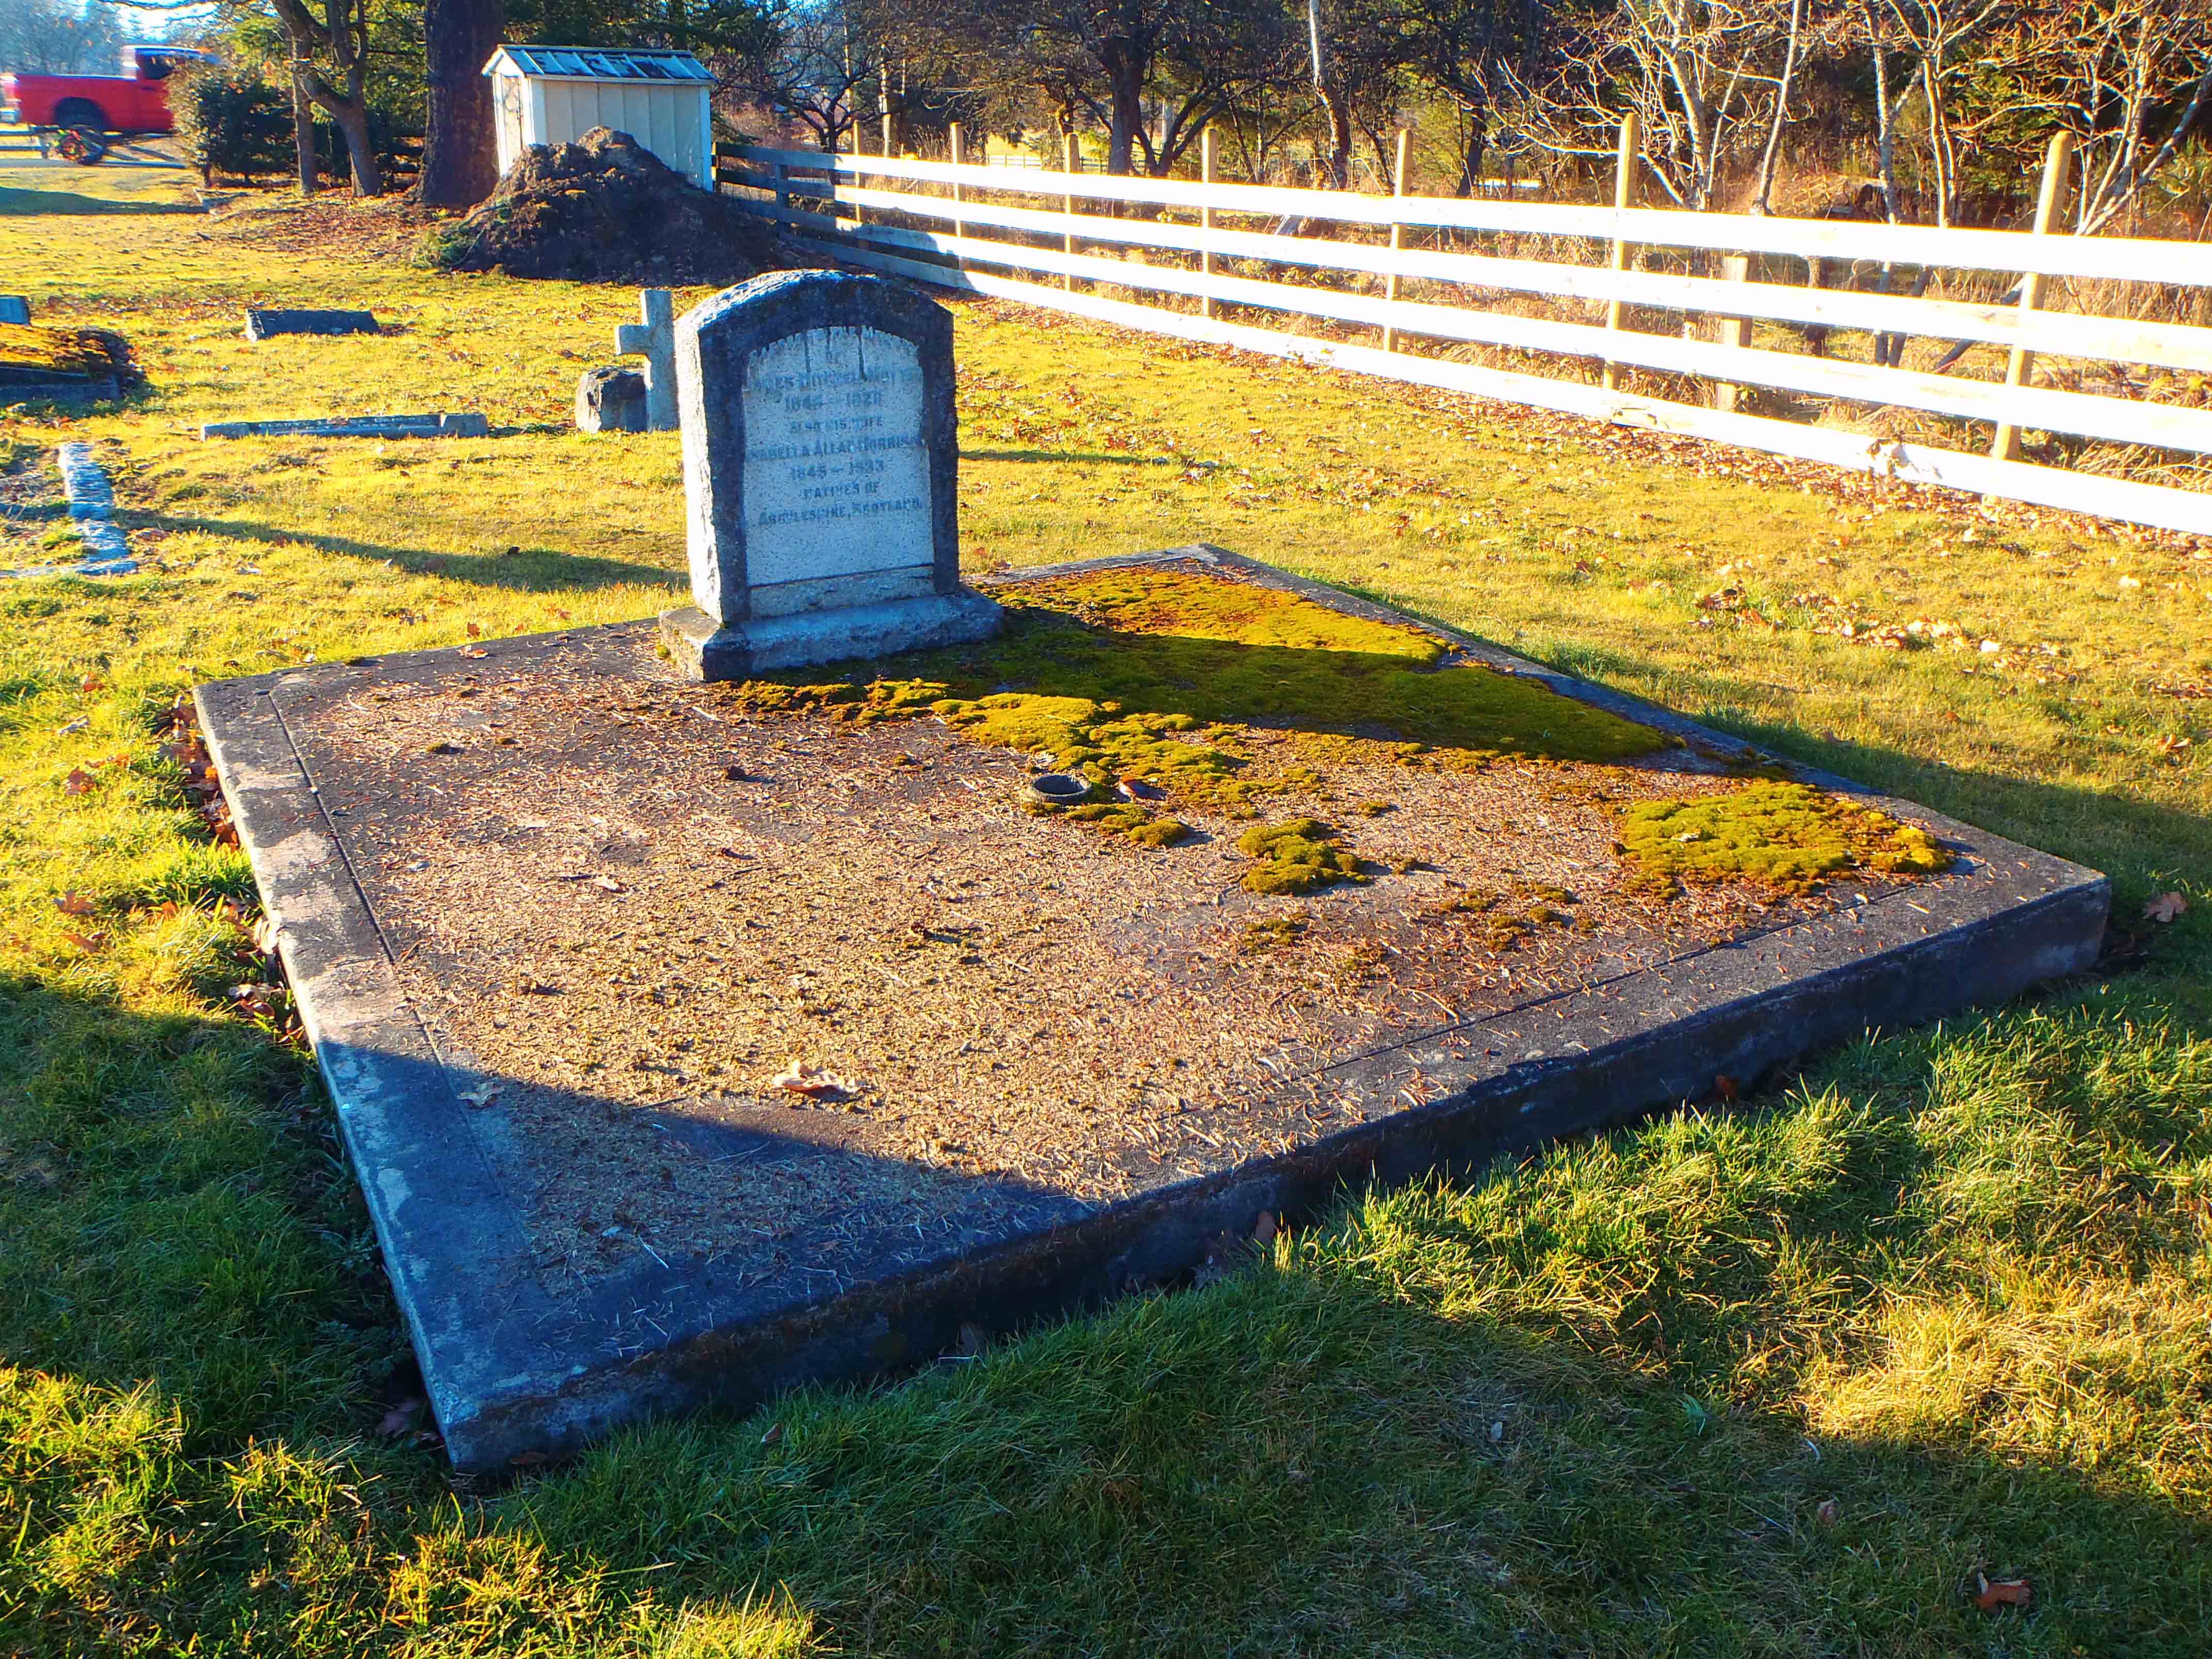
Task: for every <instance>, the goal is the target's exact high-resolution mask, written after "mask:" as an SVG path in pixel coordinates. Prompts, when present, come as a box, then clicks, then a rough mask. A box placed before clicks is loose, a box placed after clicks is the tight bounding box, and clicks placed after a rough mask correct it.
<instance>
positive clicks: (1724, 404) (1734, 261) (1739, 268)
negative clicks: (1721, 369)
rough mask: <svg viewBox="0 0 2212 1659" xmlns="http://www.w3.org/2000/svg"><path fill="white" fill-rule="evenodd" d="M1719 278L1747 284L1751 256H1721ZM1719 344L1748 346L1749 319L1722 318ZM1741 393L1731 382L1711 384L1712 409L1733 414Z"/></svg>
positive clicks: (1749, 337)
mask: <svg viewBox="0 0 2212 1659" xmlns="http://www.w3.org/2000/svg"><path fill="white" fill-rule="evenodd" d="M1721 276H1723V279H1725V280H1726V281H1729V282H1731V283H1747V282H1749V281H1750V280H1751V256H1750V255H1749V254H1748V253H1724V254H1723V255H1722V256H1721ZM1720 343H1722V344H1723V345H1730V346H1747V345H1749V344H1750V343H1751V319H1750V318H1748V317H1723V318H1722V319H1721V342H1720ZM1742 392H1743V388H1742V387H1741V386H1737V385H1735V383H1734V382H1732V381H1729V380H1717V381H1715V382H1714V383H1713V407H1714V408H1715V409H1717V410H1721V411H1723V413H1726V414H1733V413H1734V412H1735V405H1736V400H1737V398H1739V397H1741V395H1742Z"/></svg>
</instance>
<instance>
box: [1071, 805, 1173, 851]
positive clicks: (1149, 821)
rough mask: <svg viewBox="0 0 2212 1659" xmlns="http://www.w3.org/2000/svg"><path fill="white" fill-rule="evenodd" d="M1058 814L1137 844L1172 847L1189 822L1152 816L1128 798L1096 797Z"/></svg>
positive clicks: (1140, 845) (1141, 845)
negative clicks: (1107, 798) (1097, 798)
mask: <svg viewBox="0 0 2212 1659" xmlns="http://www.w3.org/2000/svg"><path fill="white" fill-rule="evenodd" d="M1060 817H1068V818H1073V819H1074V820H1075V822H1076V823H1087V824H1089V825H1091V827H1092V828H1093V829H1099V830H1103V832H1104V833H1106V834H1107V835H1109V836H1120V837H1121V839H1122V840H1124V841H1133V842H1136V843H1137V845H1138V846H1139V847H1172V846H1173V845H1174V844H1175V843H1176V842H1179V841H1181V840H1182V838H1183V837H1184V836H1187V835H1188V834H1189V833H1190V826H1189V825H1188V824H1187V823H1184V822H1183V821H1182V819H1181V818H1170V817H1155V816H1154V815H1153V814H1152V813H1151V812H1148V811H1146V810H1145V809H1144V808H1143V807H1141V806H1138V805H1133V804H1131V803H1130V802H1127V801H1097V802H1094V803H1092V804H1091V805H1089V806H1077V807H1071V808H1070V809H1069V810H1068V811H1066V812H1064V813H1061V814H1060Z"/></svg>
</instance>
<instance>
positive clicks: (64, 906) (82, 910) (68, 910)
mask: <svg viewBox="0 0 2212 1659" xmlns="http://www.w3.org/2000/svg"><path fill="white" fill-rule="evenodd" d="M54 908H55V909H57V910H58V911H60V912H61V913H62V914H63V915H65V916H88V915H91V914H92V910H93V904H92V901H91V900H90V899H88V898H87V897H86V896H84V895H83V894H82V893H80V892H77V891H76V890H75V889H71V890H70V891H69V892H66V893H64V894H63V895H62V896H60V897H59V898H58V899H56V900H55V901H54Z"/></svg>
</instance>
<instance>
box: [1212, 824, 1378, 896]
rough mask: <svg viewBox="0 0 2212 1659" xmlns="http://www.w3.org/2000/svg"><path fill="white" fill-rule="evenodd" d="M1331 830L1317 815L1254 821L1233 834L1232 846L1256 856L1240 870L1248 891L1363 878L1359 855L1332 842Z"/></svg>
mask: <svg viewBox="0 0 2212 1659" xmlns="http://www.w3.org/2000/svg"><path fill="white" fill-rule="evenodd" d="M1335 841H1336V832H1335V831H1334V830H1333V829H1330V828H1329V827H1328V825H1327V824H1325V823H1322V822H1321V821H1320V820H1319V819H1317V818H1292V819H1291V820H1290V821H1289V822H1288V823H1255V824H1254V825H1253V826H1252V827H1251V828H1250V829H1247V830H1246V831H1245V832H1244V833H1243V835H1241V836H1237V851H1238V852H1240V853H1242V854H1244V856H1245V857H1247V858H1249V859H1253V860H1257V862H1255V864H1254V865H1253V866H1252V867H1251V868H1250V869H1249V870H1247V871H1246V872H1244V888H1245V890H1246V891H1247V892H1253V893H1310V892H1312V891H1313V890H1314V889H1316V887H1328V886H1333V885H1334V884H1336V883H1338V882H1340V881H1365V880H1366V879H1367V878H1366V877H1365V876H1363V875H1362V874H1360V873H1359V860H1358V859H1356V858H1354V857H1353V856H1352V854H1349V853H1347V852H1346V851H1345V850H1344V848H1341V847H1339V846H1337V845H1336V844H1335Z"/></svg>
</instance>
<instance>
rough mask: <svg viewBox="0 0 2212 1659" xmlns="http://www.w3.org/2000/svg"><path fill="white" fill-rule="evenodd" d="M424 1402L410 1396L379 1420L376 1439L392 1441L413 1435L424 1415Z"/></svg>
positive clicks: (414, 1396)
mask: <svg viewBox="0 0 2212 1659" xmlns="http://www.w3.org/2000/svg"><path fill="white" fill-rule="evenodd" d="M422 1404H423V1402H422V1400H421V1399H420V1398H419V1397H418V1396H416V1395H409V1396H408V1397H407V1398H406V1399H404V1400H403V1401H400V1402H399V1403H398V1405H396V1406H394V1407H392V1409H391V1410H390V1411H388V1412H386V1413H385V1414H384V1415H383V1416H382V1417H380V1418H379V1419H377V1424H376V1437H377V1438H378V1439H380V1440H392V1439H396V1438H398V1437H399V1436H400V1435H403V1434H411V1433H413V1432H414V1430H415V1424H416V1419H418V1418H420V1417H421V1416H422Z"/></svg>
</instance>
